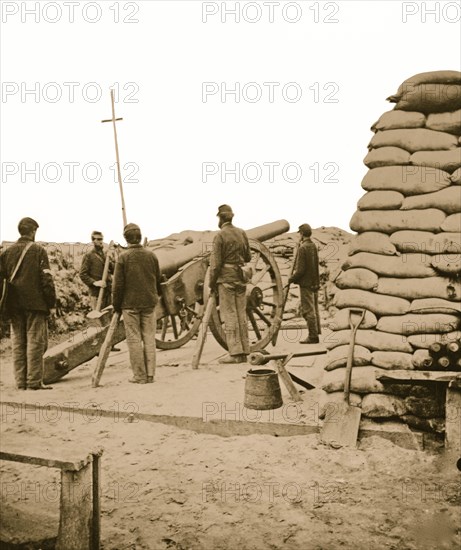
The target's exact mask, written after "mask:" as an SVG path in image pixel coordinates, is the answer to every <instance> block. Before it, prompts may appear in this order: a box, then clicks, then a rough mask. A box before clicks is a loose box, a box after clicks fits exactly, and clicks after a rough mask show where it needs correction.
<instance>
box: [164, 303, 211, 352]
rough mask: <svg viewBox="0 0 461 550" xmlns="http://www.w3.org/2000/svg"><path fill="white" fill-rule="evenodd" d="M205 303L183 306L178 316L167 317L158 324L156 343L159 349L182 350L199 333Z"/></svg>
mask: <svg viewBox="0 0 461 550" xmlns="http://www.w3.org/2000/svg"><path fill="white" fill-rule="evenodd" d="M203 308H204V306H203V302H196V303H195V304H192V305H190V306H189V305H186V304H182V307H181V311H180V312H179V314H177V315H167V316H165V317H162V319H159V321H158V322H157V333H156V337H155V343H156V346H157V348H159V349H176V348H180V347H181V346H183V345H184V344H186V343H187V342H189V340H191V339H192V338H193V337H194V336H195V335H196V334H197V332H198V330H199V328H200V323H201V320H202V315H203Z"/></svg>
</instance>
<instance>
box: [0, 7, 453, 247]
mask: <svg viewBox="0 0 461 550" xmlns="http://www.w3.org/2000/svg"><path fill="white" fill-rule="evenodd" d="M1 10H2V13H1V16H2V18H1V29H0V30H1V38H0V46H1V53H0V67H1V75H0V78H1V91H2V94H1V100H0V108H1V113H0V115H1V134H0V139H1V141H0V163H1V189H0V198H1V207H0V208H1V210H0V213H1V225H0V240H15V239H16V238H17V236H18V235H17V224H18V221H19V220H20V219H21V218H22V217H24V216H30V217H32V218H34V219H36V220H37V222H38V223H39V225H40V228H39V230H38V233H37V239H38V240H42V241H47V242H88V241H89V240H90V233H91V231H92V230H94V229H98V230H100V231H102V232H103V233H104V235H105V239H106V240H107V241H108V240H111V239H113V240H115V241H117V242H122V243H123V242H124V241H123V217H122V210H121V200H120V192H119V188H118V182H117V179H116V170H115V148H114V138H113V131H112V125H111V123H105V124H102V123H101V120H102V119H107V118H110V117H111V103H110V89H111V87H112V88H113V89H114V90H115V92H116V105H115V111H116V116H117V117H122V118H123V120H122V121H120V122H117V131H118V139H119V150H120V163H121V168H122V177H123V189H124V194H125V202H126V214H127V221H128V222H134V223H137V224H138V225H140V227H141V229H142V232H143V235H144V236H147V237H148V238H149V239H157V238H161V237H164V236H167V235H169V234H171V233H174V232H179V231H182V230H185V229H194V230H204V229H216V224H217V218H216V212H217V207H218V206H219V205H221V204H224V203H226V204H230V205H231V206H232V208H233V209H234V212H235V218H234V223H235V224H236V225H238V226H240V227H243V228H245V229H249V228H251V227H254V226H257V225H261V224H264V223H268V222H271V221H275V220H278V219H286V220H288V221H289V223H290V225H291V227H292V229H294V230H296V229H297V227H298V226H299V225H300V224H301V223H305V222H307V223H310V224H311V225H312V226H313V227H320V226H336V227H340V228H342V229H345V230H349V221H350V218H351V217H352V215H353V213H354V211H355V209H356V203H357V201H358V199H359V198H360V197H361V196H362V195H363V193H364V191H363V189H362V188H361V186H360V182H361V180H362V178H363V176H364V175H365V173H366V172H367V168H366V167H365V165H364V164H363V158H364V157H365V155H366V153H367V145H368V143H369V141H370V139H371V137H372V135H373V134H372V132H371V130H370V127H371V125H372V124H373V123H374V122H375V121H376V120H377V119H378V118H379V117H380V116H381V115H382V114H383V113H384V112H385V111H388V110H391V109H392V108H393V104H391V103H389V102H387V101H386V98H387V97H388V96H390V95H392V94H393V93H395V92H396V91H397V88H398V86H399V85H400V84H401V83H402V82H403V81H404V80H405V79H407V78H409V77H411V76H412V75H414V74H417V73H420V72H425V71H432V70H445V69H452V70H461V61H460V52H461V40H460V38H461V31H460V29H461V26H460V24H459V22H460V20H461V5H460V2H459V1H452V2H450V1H447V2H401V1H399V0H391V1H386V2H380V1H373V2H364V1H357V2H356V1H344V0H340V1H336V2H310V1H297V2H285V1H282V0H279V1H275V2H272V1H258V2H221V1H220V2H200V1H195V0H184V1H183V0H176V1H172V0H169V1H163V0H137V1H135V2H125V1H120V2H116V1H115V0H103V1H99V2H86V1H84V2H79V1H68V2H48V1H40V2H38V1H34V2H21V1H7V0H3V2H2V4H1Z"/></svg>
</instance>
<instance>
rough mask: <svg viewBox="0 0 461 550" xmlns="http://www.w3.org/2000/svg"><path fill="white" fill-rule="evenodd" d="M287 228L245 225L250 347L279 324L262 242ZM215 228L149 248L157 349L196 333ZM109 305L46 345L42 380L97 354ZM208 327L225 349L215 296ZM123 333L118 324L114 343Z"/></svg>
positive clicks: (266, 339)
mask: <svg viewBox="0 0 461 550" xmlns="http://www.w3.org/2000/svg"><path fill="white" fill-rule="evenodd" d="M288 230H289V224H288V222H287V221H286V220H279V221H276V222H273V223H269V224H266V225H262V226H259V227H255V228H252V229H249V230H247V232H246V233H247V235H248V238H249V241H250V249H251V256H252V259H251V266H252V268H253V276H252V279H251V281H250V282H249V283H248V285H247V293H246V298H247V315H248V323H249V325H248V328H249V336H250V349H251V351H252V352H254V351H258V350H261V349H264V348H265V347H266V346H267V345H268V344H269V343H270V342H271V340H272V339H273V337H274V336H275V335H276V334H277V332H278V330H279V329H280V324H281V322H282V314H283V305H284V304H283V287H282V279H281V276H280V272H279V269H278V266H277V263H276V261H275V259H274V257H273V256H272V255H271V253H270V251H269V249H268V248H267V247H266V246H265V245H264V244H263V241H267V240H269V239H271V238H274V237H276V236H277V235H281V234H283V233H285V232H287V231H288ZM216 233H217V232H214V231H211V232H210V233H209V238H208V240H207V242H204V241H197V242H192V243H189V244H187V245H185V246H182V247H180V248H178V247H175V248H166V247H163V248H161V247H160V248H157V249H155V248H152V250H153V252H154V253H155V254H156V256H157V258H158V260H159V265H160V271H161V273H162V277H163V279H164V281H163V282H162V296H161V299H160V300H159V303H158V305H157V308H156V313H157V319H158V323H157V325H158V326H157V334H156V343H157V347H158V348H160V349H165V350H166V349H175V348H179V347H181V346H182V345H184V344H185V343H187V342H189V341H190V340H191V339H192V338H193V337H194V336H195V335H196V334H197V332H198V330H199V328H200V323H201V320H202V317H203V312H204V307H205V304H206V301H207V297H208V284H207V283H208V267H209V261H210V253H211V245H212V241H213V238H214V236H215V235H216ZM110 317H111V311H110V309H109V310H108V311H106V312H105V313H103V315H102V316H101V317H100V319H98V320H97V321H96V320H95V321H92V322H91V323H90V325H89V326H88V327H87V328H86V329H85V330H84V331H82V332H81V333H79V334H76V335H74V336H73V337H72V338H71V339H69V340H68V341H66V342H63V343H61V344H59V345H57V346H54V347H53V348H51V349H49V350H48V351H47V353H46V355H45V357H44V361H45V376H44V380H45V382H47V383H50V382H54V381H56V380H58V379H60V378H62V377H63V376H64V375H65V374H67V373H68V372H69V371H71V370H73V369H74V368H75V367H77V366H78V365H80V364H82V363H84V362H86V361H89V360H90V359H92V358H93V357H95V356H96V355H98V353H99V350H100V348H101V346H102V344H103V342H104V339H105V336H106V333H107V330H108V325H109V322H110ZM210 330H211V332H212V334H213V336H214V337H215V338H216V340H217V342H218V343H219V344H220V345H221V346H222V347H223V348H225V349H227V345H226V335H225V331H224V328H223V324H222V321H221V316H220V312H219V300H218V301H217V304H216V307H215V308H214V310H213V312H212V315H211V319H210ZM124 338H125V331H124V327H123V323H120V324H119V326H118V328H117V331H116V333H115V335H114V342H120V341H122V340H124Z"/></svg>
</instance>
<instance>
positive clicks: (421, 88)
mask: <svg viewBox="0 0 461 550" xmlns="http://www.w3.org/2000/svg"><path fill="white" fill-rule="evenodd" d="M388 99H389V101H394V99H397V104H396V106H395V109H396V110H399V111H419V112H421V113H424V114H430V113H445V112H447V111H448V112H449V111H456V110H457V109H460V108H461V84H452V83H443V84H432V83H431V84H417V85H415V86H411V85H408V86H407V88H406V89H405V90H404V91H403V93H402V94H401V97H400V99H398V98H397V97H396V96H391V97H390V98H388Z"/></svg>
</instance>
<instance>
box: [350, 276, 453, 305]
mask: <svg viewBox="0 0 461 550" xmlns="http://www.w3.org/2000/svg"><path fill="white" fill-rule="evenodd" d="M374 291H375V292H377V293H378V294H383V295H391V296H399V297H401V298H406V299H408V300H415V299H417V298H443V299H445V300H449V301H456V302H459V301H461V283H460V282H457V281H452V280H450V279H448V278H445V277H427V278H424V279H423V278H417V279H416V278H407V279H398V278H394V277H380V278H379V279H378V284H377V285H376V287H375V288H374ZM343 292H345V291H343ZM405 313H406V312H405Z"/></svg>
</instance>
